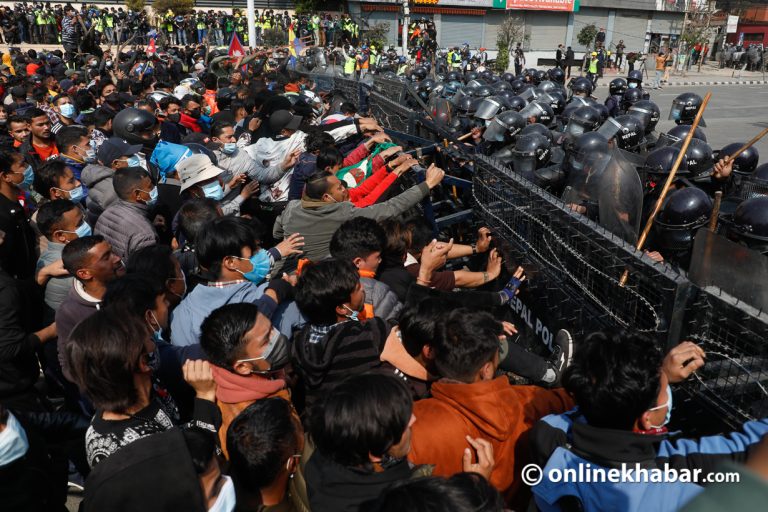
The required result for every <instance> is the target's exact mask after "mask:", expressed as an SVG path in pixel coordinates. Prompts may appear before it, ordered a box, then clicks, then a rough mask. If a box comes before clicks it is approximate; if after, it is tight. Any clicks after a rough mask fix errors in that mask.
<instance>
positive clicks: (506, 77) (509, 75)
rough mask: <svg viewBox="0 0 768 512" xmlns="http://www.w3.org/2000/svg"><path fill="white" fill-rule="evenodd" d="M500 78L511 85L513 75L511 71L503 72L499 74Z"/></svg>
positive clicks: (513, 78)
mask: <svg viewBox="0 0 768 512" xmlns="http://www.w3.org/2000/svg"><path fill="white" fill-rule="evenodd" d="M501 79H502V80H504V81H505V82H507V83H508V84H510V85H512V82H513V81H514V80H515V75H514V74H513V73H504V74H503V75H501Z"/></svg>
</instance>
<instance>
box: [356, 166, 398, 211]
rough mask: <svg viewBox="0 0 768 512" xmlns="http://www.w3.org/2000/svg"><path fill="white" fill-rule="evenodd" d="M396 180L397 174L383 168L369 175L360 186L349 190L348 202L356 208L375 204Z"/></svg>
mask: <svg viewBox="0 0 768 512" xmlns="http://www.w3.org/2000/svg"><path fill="white" fill-rule="evenodd" d="M396 179H397V174H395V173H393V172H389V171H387V168H386V167H385V166H381V169H379V170H378V171H376V172H375V173H373V174H371V175H370V176H369V177H368V178H366V179H365V180H364V181H363V182H362V183H361V184H360V185H358V186H357V187H355V188H351V189H349V200H350V201H352V204H354V205H355V206H357V207H358V208H365V207H366V206H371V205H372V204H375V203H376V201H378V199H379V198H380V197H381V194H383V193H384V192H385V191H386V190H387V189H388V188H389V186H390V185H392V183H394V182H395V180H396Z"/></svg>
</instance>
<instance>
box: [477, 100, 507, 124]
mask: <svg viewBox="0 0 768 512" xmlns="http://www.w3.org/2000/svg"><path fill="white" fill-rule="evenodd" d="M504 109H505V104H504V101H503V100H502V99H501V98H498V97H496V96H488V97H487V98H483V99H482V100H480V102H479V103H478V104H477V109H476V110H475V117H476V118H478V119H483V120H485V121H488V120H490V119H493V118H494V117H495V116H496V114H498V113H499V112H501V111H503V110H504Z"/></svg>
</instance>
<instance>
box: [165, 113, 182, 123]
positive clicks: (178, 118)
mask: <svg viewBox="0 0 768 512" xmlns="http://www.w3.org/2000/svg"><path fill="white" fill-rule="evenodd" d="M167 119H168V120H169V121H170V122H172V123H178V122H179V121H181V114H179V113H178V112H176V113H175V114H168V117H167Z"/></svg>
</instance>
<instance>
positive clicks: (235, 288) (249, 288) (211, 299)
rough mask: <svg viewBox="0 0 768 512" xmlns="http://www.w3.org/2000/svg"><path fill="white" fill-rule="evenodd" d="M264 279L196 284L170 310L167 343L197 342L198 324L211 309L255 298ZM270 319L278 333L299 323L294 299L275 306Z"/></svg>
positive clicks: (264, 286) (288, 332) (289, 330)
mask: <svg viewBox="0 0 768 512" xmlns="http://www.w3.org/2000/svg"><path fill="white" fill-rule="evenodd" d="M267 285H268V283H266V282H265V283H262V284H261V285H258V286H257V285H255V284H253V283H251V282H244V283H237V284H231V285H228V286H224V287H223V288H217V287H214V286H205V285H199V286H196V287H195V288H194V289H193V290H192V291H191V292H189V294H188V295H187V296H186V297H184V300H182V301H181V303H180V304H179V305H178V307H177V308H176V309H175V310H174V311H173V316H172V319H171V343H172V344H174V345H177V346H187V345H194V344H196V343H199V340H200V325H201V324H202V323H203V320H205V319H206V317H207V316H208V315H210V314H211V312H213V310H214V309H217V308H220V307H221V306H224V305H226V304H234V303H237V302H251V303H256V302H258V301H259V299H260V298H261V296H262V295H264V291H265V290H266V289H267ZM272 323H273V324H274V326H275V327H277V329H278V330H279V331H280V332H281V333H282V334H285V335H286V336H288V338H290V337H291V335H292V330H293V329H298V328H300V327H302V326H303V325H304V323H305V321H304V317H303V316H302V315H301V313H300V312H299V308H298V307H297V306H296V303H295V302H286V303H282V304H280V305H279V306H278V308H277V310H276V311H275V314H274V316H273V317H272Z"/></svg>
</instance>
